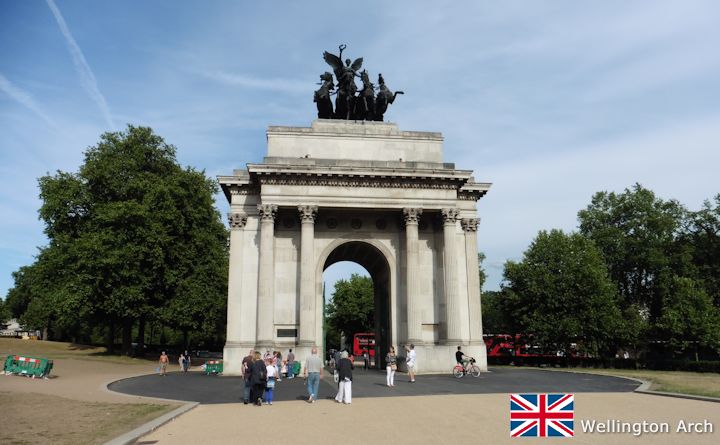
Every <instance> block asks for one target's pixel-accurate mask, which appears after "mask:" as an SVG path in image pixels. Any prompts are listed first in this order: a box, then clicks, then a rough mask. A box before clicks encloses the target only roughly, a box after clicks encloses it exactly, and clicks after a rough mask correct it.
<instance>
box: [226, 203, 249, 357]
mask: <svg viewBox="0 0 720 445" xmlns="http://www.w3.org/2000/svg"><path fill="white" fill-rule="evenodd" d="M246 222H247V215H246V214H244V213H239V212H232V213H228V223H229V225H230V265H229V270H228V301H227V339H226V341H227V342H228V343H235V342H238V341H240V340H241V334H240V325H241V324H242V312H241V311H242V307H241V301H240V300H241V298H242V241H243V228H244V227H245V223H246Z"/></svg>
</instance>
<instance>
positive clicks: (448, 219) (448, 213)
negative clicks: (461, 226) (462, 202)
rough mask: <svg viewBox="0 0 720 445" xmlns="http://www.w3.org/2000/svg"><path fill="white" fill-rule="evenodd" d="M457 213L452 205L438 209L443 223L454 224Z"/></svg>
mask: <svg viewBox="0 0 720 445" xmlns="http://www.w3.org/2000/svg"><path fill="white" fill-rule="evenodd" d="M459 213H460V211H459V210H458V209H456V208H454V207H451V208H445V209H440V214H441V215H442V220H443V224H455V222H456V221H457V217H458V214H459Z"/></svg>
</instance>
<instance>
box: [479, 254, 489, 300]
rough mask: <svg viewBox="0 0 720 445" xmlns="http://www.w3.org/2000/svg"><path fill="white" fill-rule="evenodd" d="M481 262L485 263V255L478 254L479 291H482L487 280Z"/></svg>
mask: <svg viewBox="0 0 720 445" xmlns="http://www.w3.org/2000/svg"><path fill="white" fill-rule="evenodd" d="M483 261H485V254H484V253H482V252H478V277H479V278H480V290H481V291H482V288H483V286H484V285H485V281H486V280H487V273H486V272H485V269H483Z"/></svg>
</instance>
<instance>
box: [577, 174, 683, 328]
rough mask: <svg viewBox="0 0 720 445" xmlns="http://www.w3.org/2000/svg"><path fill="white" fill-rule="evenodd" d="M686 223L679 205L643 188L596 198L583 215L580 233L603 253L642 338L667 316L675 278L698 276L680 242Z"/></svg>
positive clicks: (625, 310)
mask: <svg viewBox="0 0 720 445" xmlns="http://www.w3.org/2000/svg"><path fill="white" fill-rule="evenodd" d="M685 217H686V211H685V209H684V208H683V207H682V206H681V205H680V204H679V203H678V202H676V201H664V200H662V199H659V198H657V197H656V196H655V194H654V193H653V192H652V191H650V190H648V189H646V188H644V187H642V186H641V185H639V184H635V185H634V186H633V187H632V188H631V189H625V191H624V192H623V193H619V194H617V193H612V192H611V193H608V192H599V193H596V194H595V196H593V198H592V201H591V203H590V205H589V206H588V207H587V208H586V209H584V210H581V211H580V212H579V214H578V218H579V220H580V232H581V233H582V234H584V235H585V236H587V237H588V238H590V239H592V240H593V241H594V242H595V245H596V246H597V247H598V248H599V249H600V251H601V252H602V255H603V258H604V260H605V263H606V264H607V267H608V270H609V273H610V277H611V279H612V280H613V282H615V284H616V287H617V292H618V295H619V297H620V299H619V304H620V307H621V310H622V311H623V313H624V314H625V315H626V319H628V320H635V321H636V322H638V323H639V325H636V326H633V327H632V329H631V331H632V332H635V333H637V335H638V336H640V335H642V333H643V332H647V331H646V330H647V329H652V328H653V325H654V323H655V322H656V321H657V319H658V318H659V317H660V316H661V314H662V307H663V301H664V298H665V297H666V296H667V293H668V292H669V291H670V289H669V288H668V285H669V283H670V281H671V278H672V276H674V275H681V276H684V275H691V274H692V273H693V272H692V265H691V264H690V262H689V261H688V259H689V255H688V252H687V249H686V247H684V246H683V245H682V244H680V243H677V242H676V241H677V239H678V236H679V234H680V233H681V231H682V228H683V225H684V222H685ZM636 340H637V339H636Z"/></svg>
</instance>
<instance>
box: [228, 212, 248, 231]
mask: <svg viewBox="0 0 720 445" xmlns="http://www.w3.org/2000/svg"><path fill="white" fill-rule="evenodd" d="M227 216H228V224H229V225H230V228H231V229H242V228H243V227H245V223H246V222H247V215H246V214H244V213H240V212H231V213H228V214H227Z"/></svg>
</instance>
